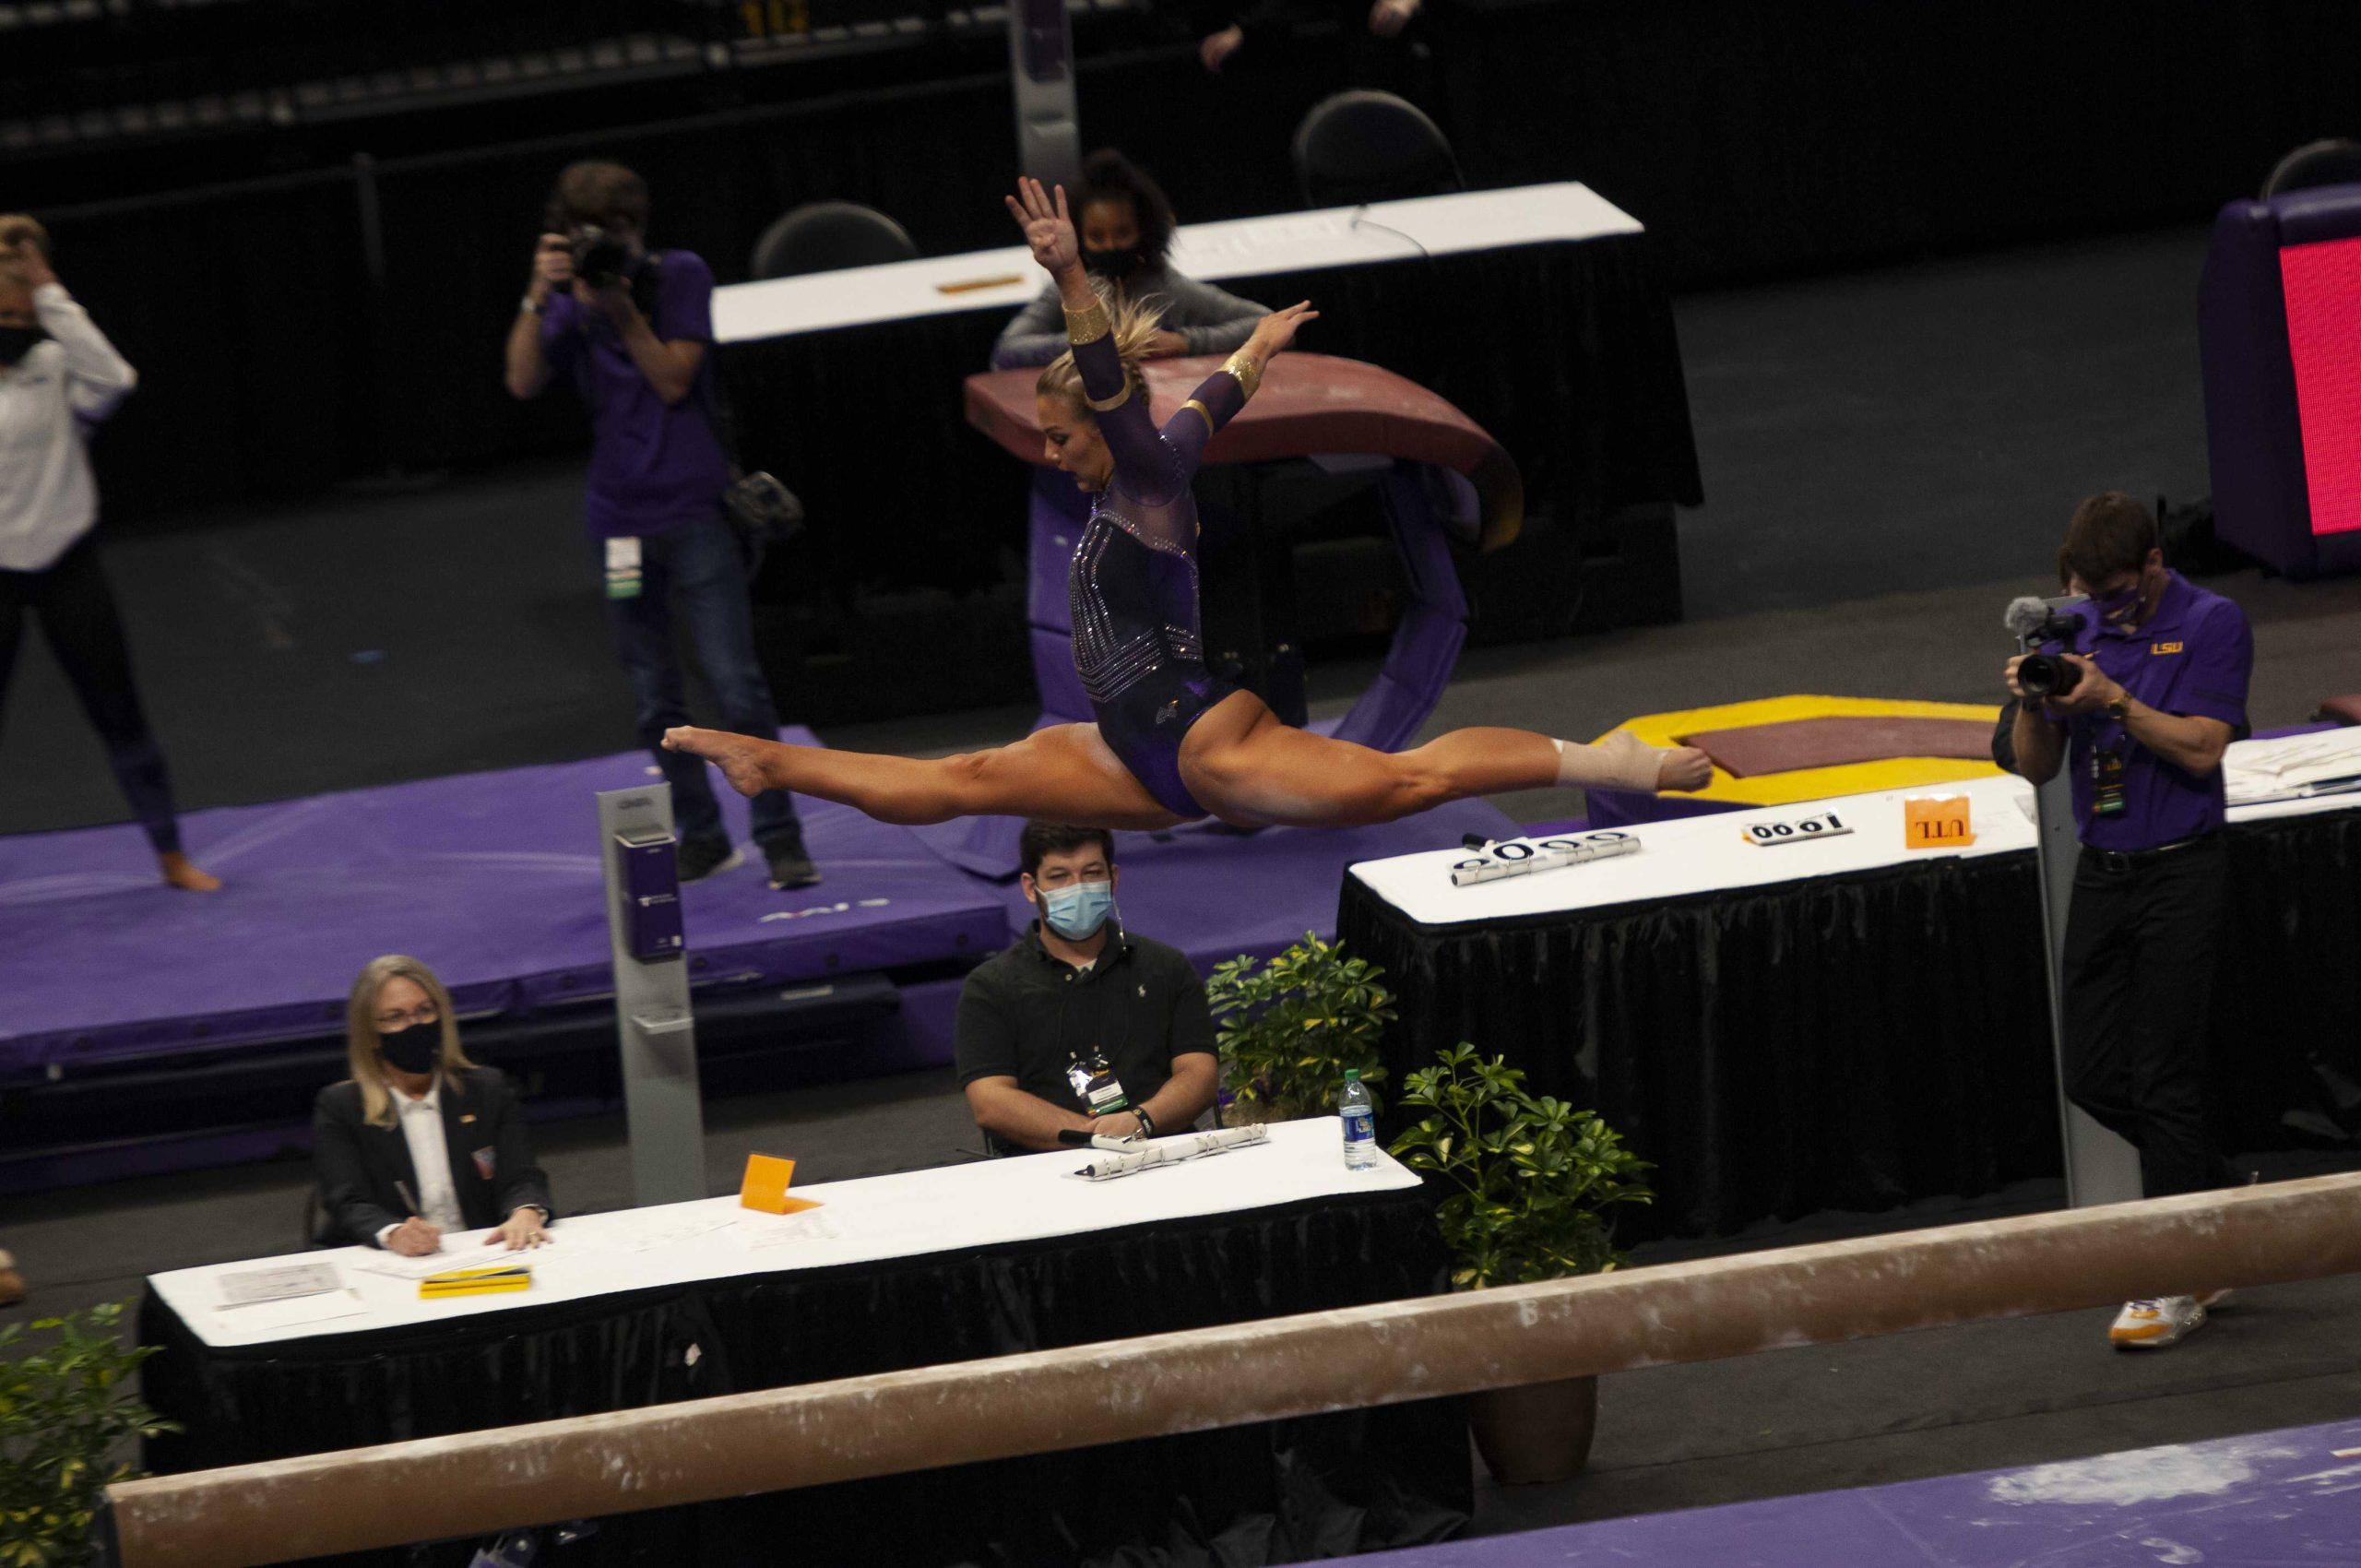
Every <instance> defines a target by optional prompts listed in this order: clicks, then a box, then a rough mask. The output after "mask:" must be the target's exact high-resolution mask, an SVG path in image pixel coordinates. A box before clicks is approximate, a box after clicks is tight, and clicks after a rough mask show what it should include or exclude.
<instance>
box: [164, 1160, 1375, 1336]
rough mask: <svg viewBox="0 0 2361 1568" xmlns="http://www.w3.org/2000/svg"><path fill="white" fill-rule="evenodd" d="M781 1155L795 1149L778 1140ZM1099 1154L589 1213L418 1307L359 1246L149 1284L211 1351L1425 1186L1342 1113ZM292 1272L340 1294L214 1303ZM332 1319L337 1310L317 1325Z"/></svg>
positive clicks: (473, 1237) (455, 1243)
mask: <svg viewBox="0 0 2361 1568" xmlns="http://www.w3.org/2000/svg"><path fill="white" fill-rule="evenodd" d="M776 1152H777V1153H780V1154H784V1155H789V1156H791V1155H793V1153H794V1152H795V1151H794V1150H793V1149H792V1148H791V1147H786V1146H782V1147H781V1148H779V1149H778V1150H777V1151H776ZM1090 1158H1092V1157H1091V1155H1090V1154H1089V1152H1088V1151H1086V1150H1072V1151H1063V1152H1059V1153H1053V1154H1038V1155H1026V1156H1023V1157H1020V1158H1013V1159H999V1160H990V1161H986V1162H983V1163H979V1164H971V1165H955V1166H948V1167H944V1168H943V1169H940V1170H917V1171H909V1172H907V1173H905V1174H902V1175H898V1176H877V1177H871V1178H869V1179H867V1180H865V1181H859V1182H823V1183H820V1184H818V1185H815V1186H812V1187H801V1186H799V1187H796V1188H794V1189H793V1190H792V1191H793V1195H795V1196H798V1197H805V1198H816V1199H818V1200H819V1201H820V1203H821V1206H820V1207H819V1208H817V1209H813V1210H808V1211H806V1213H804V1214H802V1215H796V1216H789V1217H786V1218H780V1217H777V1216H772V1215H764V1214H756V1213H753V1212H752V1211H750V1210H747V1209H744V1208H742V1207H740V1206H739V1204H738V1199H737V1197H736V1196H735V1194H732V1195H730V1196H729V1197H719V1198H708V1199H706V1200H704V1201H702V1202H698V1203H686V1204H669V1205H665V1206H661V1207H656V1208H643V1209H629V1210H624V1211H622V1212H619V1213H613V1214H589V1215H581V1216H577V1217H575V1218H568V1219H564V1220H563V1221H561V1222H560V1223H559V1224H558V1225H557V1226H556V1227H555V1228H554V1229H552V1232H551V1234H552V1236H553V1237H554V1238H555V1240H554V1241H552V1244H551V1245H549V1246H547V1247H543V1248H540V1249H537V1250H535V1251H533V1252H530V1253H520V1254H511V1255H514V1256H516V1257H519V1258H521V1259H522V1260H523V1261H525V1262H527V1263H529V1264H530V1265H531V1266H532V1270H533V1284H532V1289H528V1290H520V1291H514V1292H507V1293H503V1294H499V1295H487V1296H459V1297H451V1298H446V1299H443V1300H439V1301H421V1299H420V1298H419V1294H418V1286H417V1284H416V1282H415V1281H412V1280H406V1279H397V1278H393V1277H387V1276H385V1275H381V1274H376V1273H373V1272H370V1271H369V1270H368V1269H366V1268H364V1267H363V1266H362V1265H364V1264H367V1263H372V1262H376V1261H379V1260H382V1259H383V1258H385V1256H386V1254H384V1253H376V1252H374V1251H373V1250H371V1249H368V1248H363V1247H344V1248H339V1249H338V1250H336V1251H333V1252H318V1253H299V1254H296V1255H294V1256H291V1257H286V1258H277V1259H267V1260H248V1261H246V1262H243V1263H233V1264H217V1265H210V1266H208V1267H204V1268H184V1269H178V1270H175V1271H174V1272H172V1273H170V1274H159V1275H154V1276H151V1277H149V1279H148V1286H149V1288H150V1289H153V1290H154V1291H155V1292H156V1293H157V1295H158V1296H159V1297H160V1298H161V1299H162V1300H163V1301H164V1302H165V1304H167V1305H168V1306H170V1307H171V1308H172V1311H173V1312H174V1313H178V1314H179V1316H180V1318H181V1320H182V1321H183V1322H184V1323H185V1324H187V1325H188V1326H189V1329H190V1331H191V1332H192V1333H194V1334H196V1336H197V1337H198V1338H200V1339H202V1340H203V1341H204V1342H205V1343H206V1344H208V1345H210V1346H214V1347H217V1348H219V1347H228V1346H241V1345H260V1344H268V1343H272V1342H275V1341H279V1340H285V1339H297V1338H303V1337H308V1336H314V1335H321V1334H350V1333H355V1332H362V1331H366V1330H369V1329H374V1328H389V1327H395V1326H397V1325H401V1324H416V1323H425V1322H429V1321H435V1320H442V1319H447V1318H455V1317H463V1316H469V1315H472V1314H475V1313H497V1312H506V1311H512V1310H514V1309H516V1308H518V1307H530V1306H535V1305H547V1304H549V1303H551V1302H553V1301H577V1300H581V1299H583V1298H586V1297H591V1296H599V1295H603V1294H606V1293H609V1292H612V1291H619V1290H635V1289H643V1288H646V1287H648V1286H657V1285H668V1284H677V1283H681V1282H683V1281H687V1280H694V1279H718V1278H726V1277H730V1276H733V1275H745V1274H768V1273H775V1272H780V1271H784V1270H789V1269H801V1268H829V1267H834V1266H836V1265H841V1264H860V1263H872V1262H877V1261H880V1260H883V1259H887V1258H899V1257H910V1256H915V1255H918V1254H920V1253H938V1252H950V1251H954V1250H957V1249H963V1248H970V1247H984V1246H992V1245H997V1244H1002V1243H1006V1242H1012V1241H1032V1240H1036V1239H1038V1238H1042V1237H1050V1236H1068V1235H1074V1234H1078V1233H1081V1232H1085V1231H1091V1230H1106V1229H1115V1228H1117V1227H1119V1226H1126V1225H1139V1224H1148V1223H1154V1222H1157V1221H1159V1220H1179V1219H1187V1218H1194V1217H1197V1216H1201V1215H1214V1214H1228V1213H1234V1212H1237V1211H1240V1210H1243V1209H1252V1208H1264V1207H1270V1206H1276V1205H1280V1204H1289V1203H1296V1202H1300V1201H1303V1200H1306V1199H1312V1198H1321V1197H1330V1196H1343V1195H1348V1194H1354V1193H1366V1192H1378V1191H1384V1190H1389V1189H1394V1188H1401V1187H1409V1186H1415V1185H1417V1184H1418V1178H1417V1177H1416V1176H1414V1175H1412V1174H1411V1173H1410V1172H1409V1171H1408V1170H1405V1169H1404V1168H1403V1167H1402V1166H1400V1165H1399V1164H1397V1163H1395V1162H1394V1159H1393V1158H1391V1157H1389V1156H1387V1155H1385V1154H1384V1153H1383V1152H1382V1151H1381V1152H1380V1153H1379V1155H1378V1163H1377V1164H1376V1165H1375V1166H1374V1167H1372V1168H1370V1169H1368V1170H1358V1171H1356V1170H1347V1169H1346V1168H1345V1163H1344V1153H1343V1134H1342V1129H1341V1127H1340V1126H1339V1124H1338V1123H1337V1121H1336V1119H1335V1117H1333V1116H1323V1117H1314V1118H1311V1120H1308V1121H1303V1122H1291V1123H1279V1124H1276V1125H1274V1126H1273V1127H1272V1128H1271V1141H1270V1142H1269V1143H1267V1144H1263V1145H1256V1146H1249V1147H1245V1148H1241V1149H1237V1150H1234V1151H1232V1152H1230V1153H1228V1154H1222V1155H1216V1156H1212V1157H1210V1158H1202V1159H1196V1160H1192V1161H1190V1162H1189V1163H1187V1164H1184V1165H1177V1166H1169V1167H1166V1168H1163V1169H1160V1170H1147V1171H1143V1172H1142V1173H1140V1174H1139V1175H1136V1176H1126V1177H1123V1178H1121V1179H1120V1180H1117V1181H1112V1182H1090V1181H1086V1180H1084V1179H1083V1178H1081V1177H1079V1176H1077V1175H1075V1174H1074V1171H1075V1170H1078V1169H1079V1168H1080V1167H1081V1166H1082V1165H1084V1164H1085V1163H1086V1162H1087V1161H1088V1160H1089V1159H1090ZM559 1195H560V1196H561V1197H563V1196H564V1194H559ZM481 1234H482V1233H481V1232H469V1233H468V1234H466V1235H461V1236H454V1237H449V1238H446V1241H445V1245H446V1247H447V1248H449V1249H451V1250H453V1251H454V1252H455V1253H456V1252H457V1250H458V1249H462V1248H467V1247H469V1246H471V1245H473V1244H475V1243H476V1242H478V1241H481ZM290 1263H329V1264H334V1265H337V1268H338V1275H339V1276H340V1277H341V1278H342V1280H343V1282H344V1285H345V1288H346V1289H345V1291H343V1292H338V1293H337V1294H336V1295H334V1296H330V1297H303V1298H298V1299H296V1300H295V1301H288V1302H284V1303H272V1304H266V1305H260V1306H246V1307H233V1308H226V1309H225V1308H223V1307H222V1306H221V1305H220V1302H221V1280H222V1277H223V1276H225V1275H232V1274H238V1273H243V1272H244V1271H246V1270H250V1269H255V1268H264V1267H270V1266H274V1265H280V1264H290ZM326 1311H333V1312H336V1313H338V1314H339V1315H336V1316H333V1317H311V1316H309V1314H311V1313H320V1312H326ZM296 1319H304V1321H295V1320H296Z"/></svg>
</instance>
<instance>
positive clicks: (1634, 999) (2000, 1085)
mask: <svg viewBox="0 0 2361 1568" xmlns="http://www.w3.org/2000/svg"><path fill="white" fill-rule="evenodd" d="M2034 876H2035V870H2034V861H2033V858H2032V857H2031V856H2030V855H2010V856H1993V857H1990V858H1987V859H1981V860H1967V861H1964V860H1958V859H1949V860H1943V861H1927V862H1923V863H1919V864H1913V865H1906V866H1900V867H1895V868H1892V869H1891V870H1888V871H1884V872H1880V873H1874V874H1870V875H1867V876H1858V877H1828V878H1821V879H1817V880H1813V881H1809V882H1798V883H1791V884H1788V885H1784V886H1776V887H1767V888H1750V889H1747V890H1744V891H1740V892H1733V893H1729V894H1726V895H1720V896H1709V897H1694V898H1681V899H1675V900H1670V901H1667V902H1664V903H1655V904H1643V905H1636V906H1627V907H1622V908H1618V909H1599V910H1589V911H1584V912H1582V913H1580V914H1577V915H1573V916H1563V917H1556V918H1551V919H1546V920H1533V921H1497V922H1491V921H1488V922H1484V923H1482V924H1479V925H1474V926H1439V927H1432V928H1427V927H1420V926H1418V925H1416V924H1414V923H1412V922H1411V921H1408V920H1407V919H1406V918H1405V917H1404V916H1403V915H1402V914H1401V913H1400V912H1399V911H1398V910H1396V909H1394V908H1393V906H1391V905H1389V904H1386V903H1384V902H1383V901H1382V900H1381V899H1379V898H1377V897H1375V896H1373V895H1371V894H1370V892H1369V891H1368V890H1367V889H1366V888H1365V887H1364V886H1363V885H1362V884H1361V883H1360V882H1358V880H1357V879H1355V878H1353V877H1351V876H1349V875H1348V876H1347V878H1346V879H1345V885H1344V895H1343V899H1342V905H1341V908H1340V909H1339V912H1338V916H1337V932H1338V935H1339V936H1340V937H1341V938H1342V940H1343V941H1344V943H1345V944H1347V946H1348V947H1350V948H1351V949H1353V950H1354V951H1355V952H1358V953H1359V954H1361V955H1363V956H1367V957H1370V958H1372V959H1374V960H1375V961H1376V962H1377V963H1378V964H1379V965H1381V966H1382V967H1383V968H1384V969H1385V970H1386V971H1387V973H1386V980H1385V983H1386V984H1387V985H1388V986H1389V987H1391V988H1392V989H1393V990H1394V992H1395V994H1396V997H1397V999H1398V1001H1397V1005H1398V1007H1399V1009H1400V1017H1399V1018H1398V1020H1397V1021H1396V1022H1395V1023H1394V1025H1393V1026H1392V1027H1391V1028H1388V1030H1387V1032H1386V1037H1385V1065H1386V1068H1387V1070H1388V1072H1389V1073H1390V1074H1391V1075H1392V1077H1391V1079H1390V1084H1389V1093H1390V1094H1391V1095H1393V1096H1397V1097H1398V1095H1399V1094H1400V1092H1401V1089H1400V1086H1401V1084H1402V1080H1403V1075H1405V1074H1406V1073H1407V1072H1409V1071H1411V1070H1413V1069H1415V1068H1418V1067H1421V1066H1424V1065H1427V1064H1428V1063H1430V1062H1431V1061H1432V1060H1433V1055H1434V1052H1435V1051H1439V1050H1442V1049H1443V1048H1446V1047H1448V1046H1450V1045H1452V1044H1453V1043H1455V1042H1457V1041H1460V1040H1468V1041H1471V1042H1473V1043H1474V1044H1475V1045H1476V1047H1477V1049H1478V1050H1480V1051H1483V1052H1484V1053H1485V1054H1486V1055H1487V1056H1491V1055H1504V1056H1506V1057H1507V1058H1508V1060H1509V1062H1510V1063H1511V1064H1512V1065H1513V1066H1518V1067H1522V1068H1524V1069H1525V1072H1526V1074H1527V1075H1528V1082H1529V1087H1532V1088H1533V1089H1534V1090H1535V1091H1536V1092H1539V1093H1545V1094H1553V1095H1557V1096H1559V1097H1560V1098H1561V1099H1570V1100H1572V1101H1573V1102H1575V1103H1576V1104H1578V1105H1584V1106H1590V1107H1594V1108H1596V1110H1597V1111H1598V1112H1599V1114H1600V1115H1602V1116H1603V1117H1605V1118H1606V1120H1607V1122H1608V1124H1609V1125H1611V1126H1613V1127H1614V1128H1615V1129H1616V1130H1617V1131H1618V1132H1619V1133H1621V1134H1623V1136H1624V1137H1625V1138H1626V1139H1627V1140H1628V1141H1629V1143H1630V1144H1631V1147H1632V1148H1633V1149H1635V1150H1636V1151H1638V1153H1639V1154H1640V1155H1642V1156H1643V1158H1647V1159H1650V1160H1653V1161H1655V1166H1656V1169H1655V1172H1654V1174H1653V1175H1652V1176H1650V1177H1649V1179H1648V1180H1649V1182H1650V1184H1651V1185H1653V1186H1654V1187H1655V1190H1656V1194H1657V1196H1656V1200H1655V1204H1654V1206H1651V1207H1648V1208H1634V1209H1628V1210H1625V1211H1623V1212H1622V1214H1621V1215H1620V1216H1619V1218H1618V1220H1617V1224H1618V1228H1619V1233H1620V1234H1621V1236H1622V1237H1623V1239H1624V1240H1626V1241H1636V1240H1641V1239H1644V1238H1646V1237H1649V1236H1655V1235H1675V1236H1707V1235H1717V1234H1722V1233H1726V1232H1728V1231H1732V1230H1737V1229H1742V1228H1743V1227H1745V1226H1747V1225H1749V1224H1751V1223H1752V1222H1754V1221H1756V1220H1759V1219H1765V1218H1797V1217H1799V1216H1801V1215H1805V1214H1809V1213H1811V1212H1813V1211H1814V1210H1817V1209H1823V1208H1855V1209H1878V1208H1886V1207H1890V1206H1893V1205H1895V1204H1898V1203H1902V1202H1905V1201H1907V1200H1910V1199H1913V1198H1919V1197H1926V1196H1929V1195H1932V1194H1941V1193H1962V1194H1974V1193H1981V1192H1986V1191H1989V1190H1990V1189H1991V1188H1993V1187H1995V1186H1998V1185H1999V1184H2000V1183H2002V1182H2009V1181H2013V1180H2016V1179H2019V1178H2022V1177H2025V1176H2033V1175H2039V1174H2044V1173H2046V1172H2048V1171H2053V1170H2056V1169H2057V1168H2058V1122H2057V1098H2056V1090H2055V1088H2054V1087H2053V1084H2054V1075H2053V1072H2052V1068H2051V1064H2050V1046H2049V1033H2048V1016H2047V1012H2048V998H2047V993H2046V992H2045V991H2044V989H2043V982H2042V979H2041V975H2042V969H2041V923H2040V916H2039V905H2038V902H2037V899H2038V897H2039V895H2038V892H2037V890H2036V888H2035V881H2034ZM2017 977H2023V979H2020V978H2017ZM2027 980H2029V983H2027ZM1395 1120H1397V1121H1398V1120H1399V1116H1398V1114H1397V1115H1396V1117H1395Z"/></svg>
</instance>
